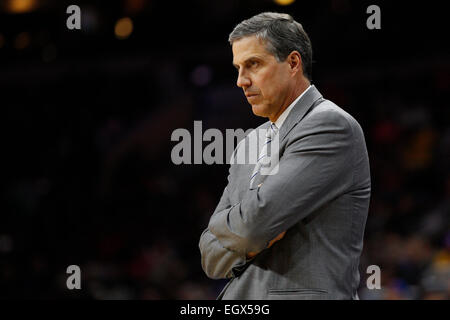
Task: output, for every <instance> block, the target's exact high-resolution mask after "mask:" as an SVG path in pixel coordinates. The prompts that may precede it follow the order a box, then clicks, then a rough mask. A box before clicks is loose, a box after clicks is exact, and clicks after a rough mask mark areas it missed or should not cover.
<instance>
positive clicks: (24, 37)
mask: <svg viewBox="0 0 450 320" xmlns="http://www.w3.org/2000/svg"><path fill="white" fill-rule="evenodd" d="M30 42H31V41H30V35H29V33H28V32H21V33H19V34H18V35H17V37H16V39H15V40H14V48H16V49H17V50H22V49H25V48H26V47H28V46H29V45H30Z"/></svg>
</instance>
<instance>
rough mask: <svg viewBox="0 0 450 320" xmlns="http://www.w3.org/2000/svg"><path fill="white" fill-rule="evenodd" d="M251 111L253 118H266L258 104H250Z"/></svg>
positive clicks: (262, 108) (263, 110)
mask: <svg viewBox="0 0 450 320" xmlns="http://www.w3.org/2000/svg"><path fill="white" fill-rule="evenodd" d="M252 111H253V114H254V115H255V116H258V117H267V115H266V112H265V109H264V107H263V106H261V105H258V104H252Z"/></svg>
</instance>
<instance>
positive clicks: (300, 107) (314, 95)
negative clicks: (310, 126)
mask: <svg viewBox="0 0 450 320" xmlns="http://www.w3.org/2000/svg"><path fill="white" fill-rule="evenodd" d="M319 98H322V95H321V94H320V92H319V90H317V88H316V87H315V86H314V85H312V86H311V88H310V89H309V90H308V91H306V92H305V94H304V95H303V97H301V98H300V100H298V102H297V103H296V104H295V106H294V107H293V108H292V110H291V112H290V113H289V115H288V116H287V118H286V120H285V121H284V123H283V125H282V126H281V129H280V146H281V142H282V141H283V140H284V138H286V136H287V134H288V133H289V132H290V131H291V130H292V128H294V126H295V125H296V124H297V123H298V122H300V121H301V120H302V119H303V117H304V116H305V114H306V113H307V111H308V110H309V109H310V108H311V106H312V105H313V104H314V102H315V101H317V99H319Z"/></svg>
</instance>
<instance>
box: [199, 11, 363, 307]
mask: <svg viewBox="0 0 450 320" xmlns="http://www.w3.org/2000/svg"><path fill="white" fill-rule="evenodd" d="M229 41H230V43H231V45H232V51H233V64H234V66H235V67H236V69H237V70H238V79H237V85H238V86H239V87H240V88H242V89H243V91H244V93H245V96H246V97H247V100H248V102H249V103H250V104H251V106H252V111H253V113H254V114H255V115H257V116H261V117H266V118H268V119H269V121H268V122H266V123H264V124H263V125H261V126H260V127H259V128H257V129H256V130H261V129H263V130H266V131H267V132H268V135H269V139H268V140H267V141H269V142H268V143H270V141H271V140H274V139H278V142H279V143H278V148H279V152H275V153H274V154H276V156H277V157H278V159H274V158H271V159H270V161H277V160H278V161H277V164H278V170H277V171H276V173H275V174H268V173H266V174H262V170H260V169H261V168H263V167H262V166H261V165H260V164H259V163H256V164H252V165H251V164H237V163H236V164H232V165H231V166H230V171H229V176H228V185H227V186H226V188H225V190H224V192H223V195H222V197H221V199H220V202H219V204H218V206H217V208H216V210H215V212H214V213H213V215H212V216H211V219H210V222H209V225H208V228H207V229H206V230H205V231H204V232H203V234H202V235H201V238H200V244H199V246H200V251H201V255H202V267H203V270H204V271H205V272H206V274H207V275H208V276H209V277H210V278H213V279H220V278H230V281H229V282H228V284H227V285H226V286H225V288H224V290H223V291H222V293H221V294H220V295H219V299H358V295H357V288H358V285H359V271H358V266H359V258H360V254H361V250H362V247H363V235H364V228H365V223H366V218H367V212H368V207H369V198H370V172H369V160H368V155H367V149H366V145H365V140H364V135H363V132H362V129H361V127H360V126H359V124H358V123H357V121H356V120H355V119H354V118H352V117H351V116H350V115H349V114H348V113H346V112H345V111H343V110H342V109H341V108H339V107H338V106H337V105H335V104H334V103H333V102H331V101H329V100H326V99H324V98H323V97H322V95H321V94H320V93H319V91H318V90H317V89H316V88H315V86H313V85H311V84H310V79H311V64H312V49H311V43H310V40H309V38H308V36H307V34H306V33H305V31H304V30H303V28H302V26H301V25H300V24H299V23H298V22H296V21H294V20H293V18H292V17H291V16H289V15H287V14H279V13H262V14H259V15H256V16H254V17H252V18H250V19H248V20H245V21H243V22H241V23H240V24H239V25H238V26H237V27H236V28H235V29H234V30H233V32H232V33H231V34H230V37H229ZM249 136H250V134H249ZM244 140H248V136H247V137H246V138H245V139H243V140H242V141H241V143H239V144H238V146H237V148H236V150H238V149H239V148H241V147H242V146H243V145H244V144H243V141H244ZM264 157H265V154H262V155H261V156H260V157H258V160H259V159H260V158H264ZM266 158H267V157H266ZM266 160H267V159H266Z"/></svg>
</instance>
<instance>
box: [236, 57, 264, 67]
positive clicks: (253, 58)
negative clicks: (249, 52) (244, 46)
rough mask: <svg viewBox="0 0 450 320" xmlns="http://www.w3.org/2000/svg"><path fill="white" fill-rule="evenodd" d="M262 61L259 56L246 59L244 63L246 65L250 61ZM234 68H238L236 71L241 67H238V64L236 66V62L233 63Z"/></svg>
mask: <svg viewBox="0 0 450 320" xmlns="http://www.w3.org/2000/svg"><path fill="white" fill-rule="evenodd" d="M255 59H256V60H261V58H260V57H259V56H251V57H248V58H247V59H245V60H244V62H243V64H246V63H247V62H249V61H250V60H255ZM233 66H234V67H235V68H236V69H239V66H238V65H237V64H235V63H234V62H233Z"/></svg>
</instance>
